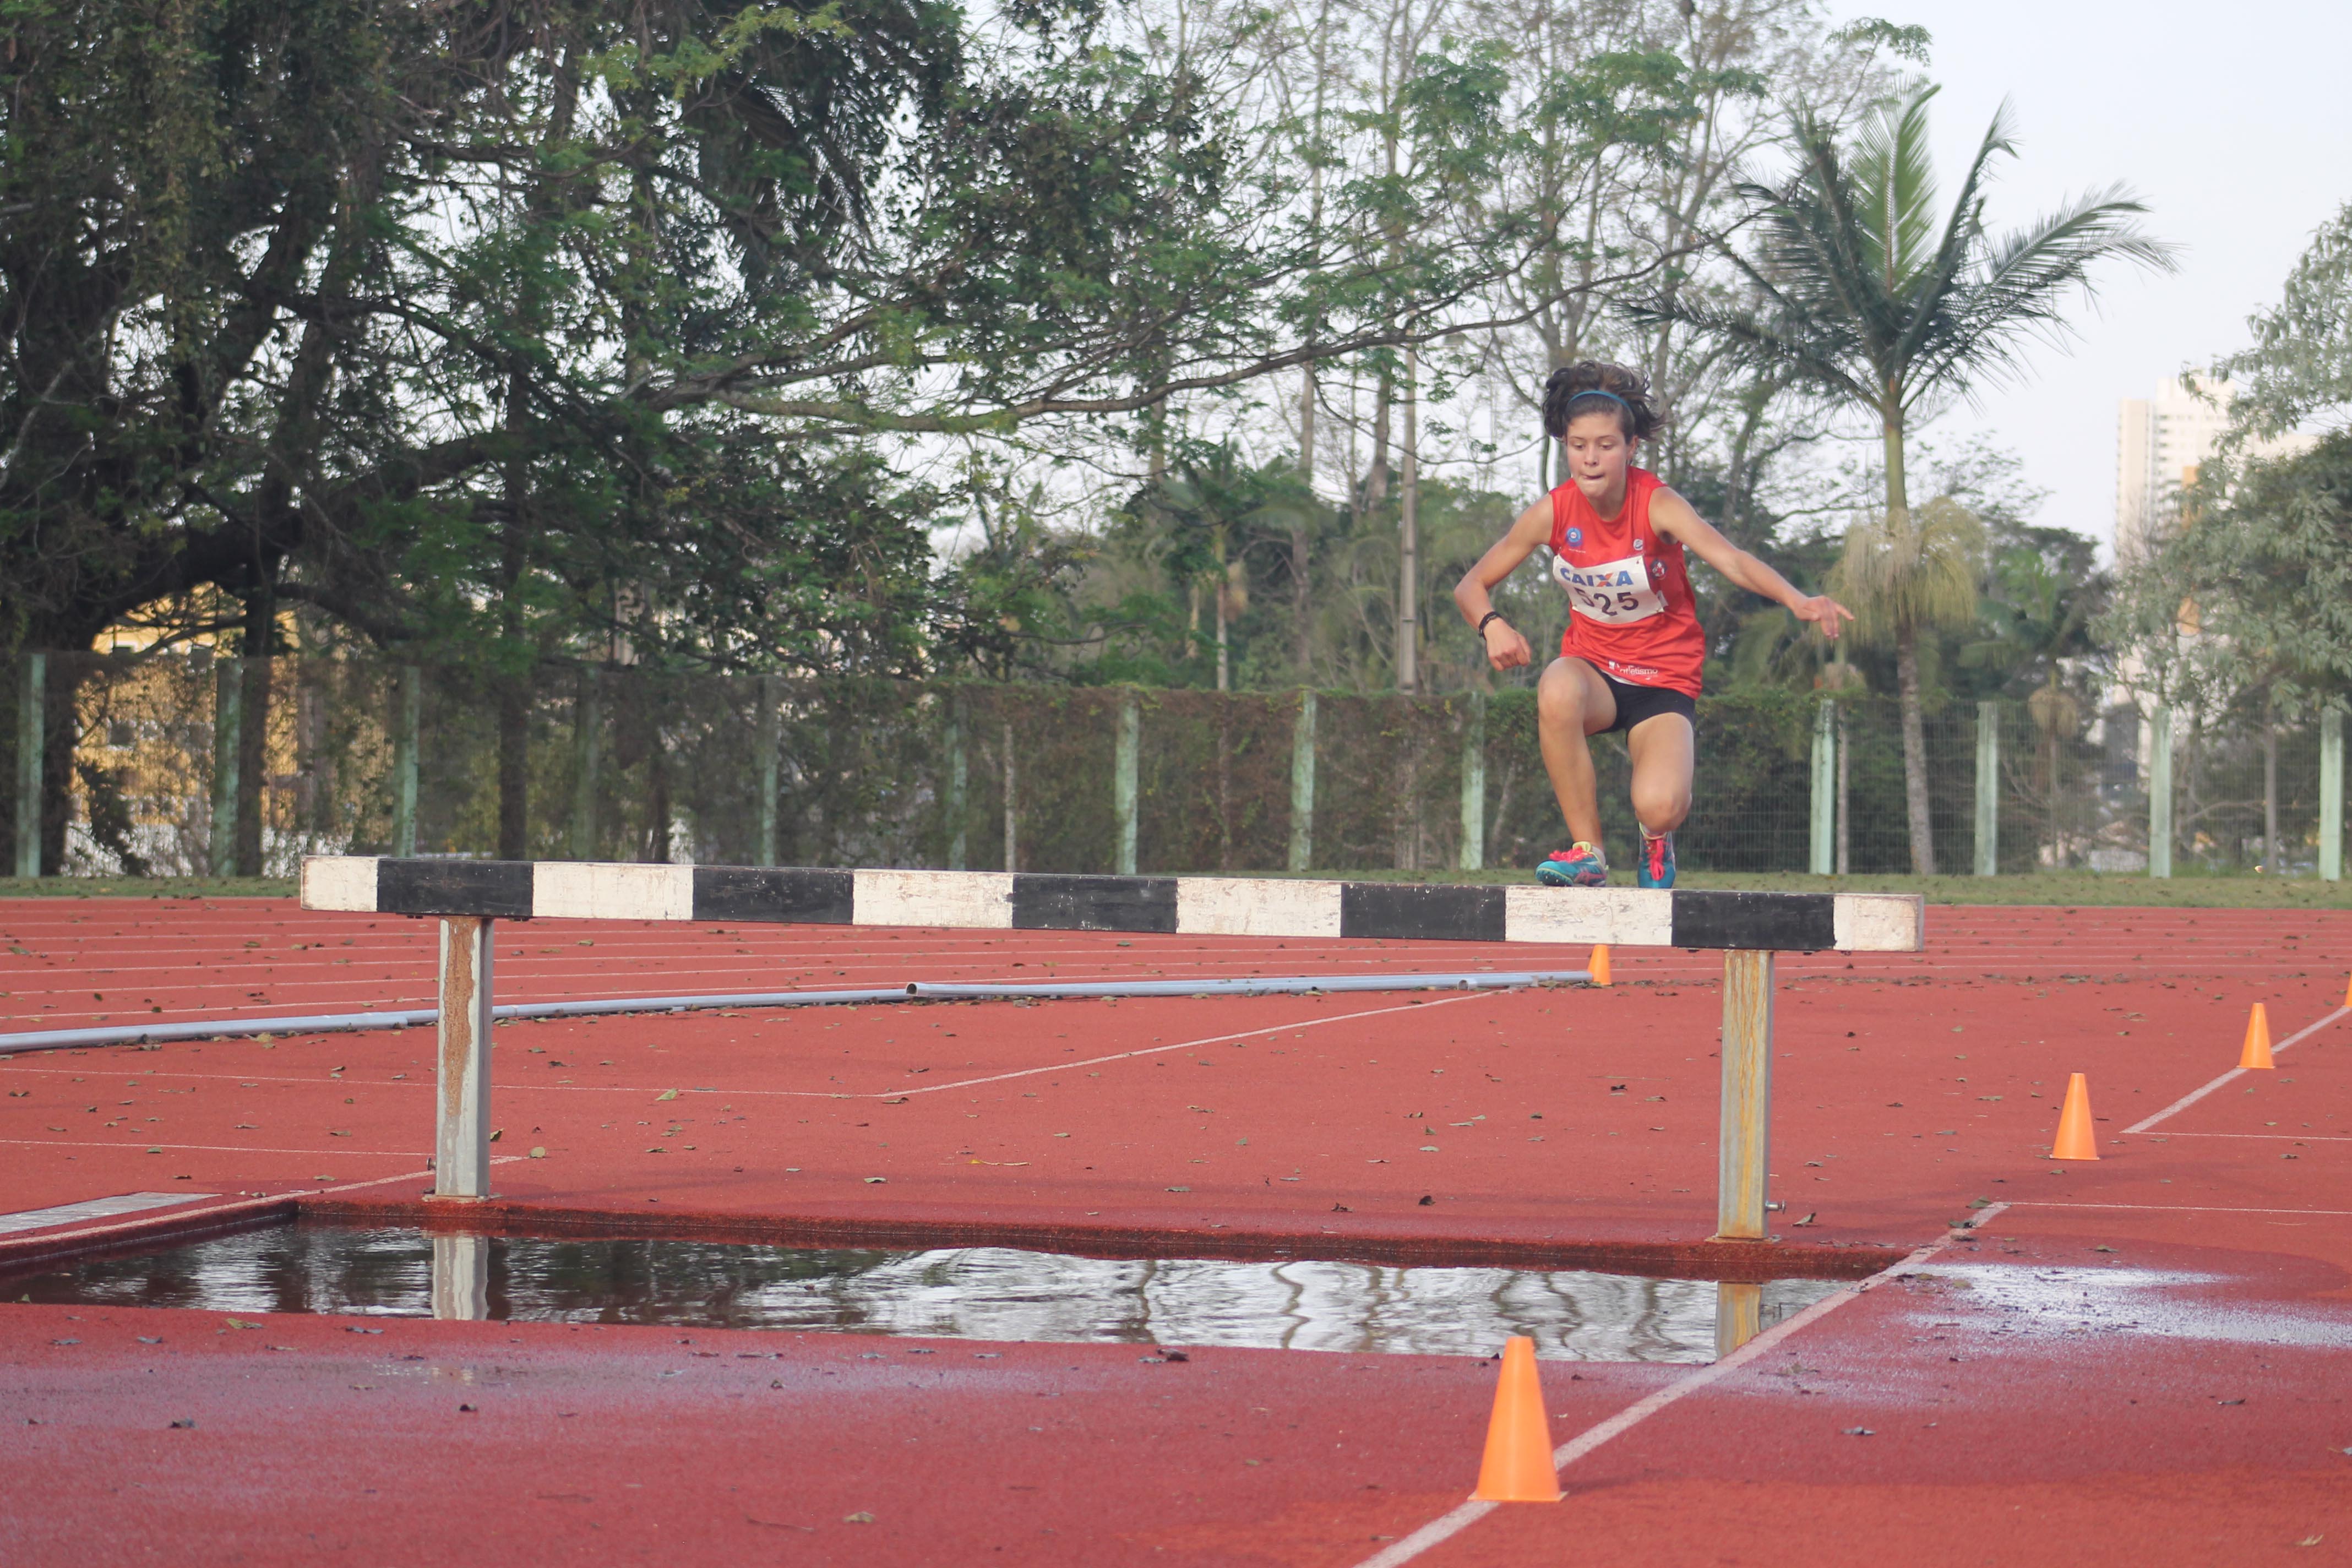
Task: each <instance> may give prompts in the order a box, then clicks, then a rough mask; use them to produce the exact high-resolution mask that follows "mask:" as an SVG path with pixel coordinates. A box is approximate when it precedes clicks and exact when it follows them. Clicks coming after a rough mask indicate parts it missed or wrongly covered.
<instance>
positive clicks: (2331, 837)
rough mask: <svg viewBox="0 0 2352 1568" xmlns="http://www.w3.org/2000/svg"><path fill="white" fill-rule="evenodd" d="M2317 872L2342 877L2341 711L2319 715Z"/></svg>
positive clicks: (2329, 878) (2333, 879) (2334, 879)
mask: <svg viewBox="0 0 2352 1568" xmlns="http://www.w3.org/2000/svg"><path fill="white" fill-rule="evenodd" d="M2319 875H2320V878H2321V879H2322V880H2324V881H2329V882H2339V881H2342V880H2343V879H2344V710H2342V709H2341V708H2330V709H2328V710H2326V712H2324V713H2322V714H2321V715H2320V716H2319Z"/></svg>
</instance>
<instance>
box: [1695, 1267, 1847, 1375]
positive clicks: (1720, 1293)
mask: <svg viewBox="0 0 2352 1568" xmlns="http://www.w3.org/2000/svg"><path fill="white" fill-rule="evenodd" d="M1826 1293H1827V1292H1824V1294H1826ZM1763 1331H1764V1287H1763V1286H1761V1285H1742V1284H1738V1283H1737V1282H1735V1281H1733V1280H1729V1279H1726V1280H1722V1281H1720V1282H1719V1283H1717V1286H1716V1288H1715V1359H1716V1360H1717V1361H1721V1360H1722V1359H1723V1358H1724V1357H1725V1356H1727V1355H1729V1354H1730V1353H1731V1352H1733V1351H1736V1350H1738V1348H1739V1347H1740V1346H1742V1345H1744V1344H1746V1343H1747V1342H1748V1341H1750V1340H1752V1339H1754V1338H1755V1337H1756V1336H1757V1335H1758V1334H1760V1333H1762V1332H1763Z"/></svg>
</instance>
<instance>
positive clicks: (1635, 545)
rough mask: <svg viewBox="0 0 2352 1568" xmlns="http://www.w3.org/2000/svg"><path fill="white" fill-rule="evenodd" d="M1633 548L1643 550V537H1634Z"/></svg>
mask: <svg viewBox="0 0 2352 1568" xmlns="http://www.w3.org/2000/svg"><path fill="white" fill-rule="evenodd" d="M1633 548H1634V549H1636V550H1639V549H1641V548H1642V536H1641V535H1640V534H1638V533H1637V534H1635V535H1634V536H1633Z"/></svg>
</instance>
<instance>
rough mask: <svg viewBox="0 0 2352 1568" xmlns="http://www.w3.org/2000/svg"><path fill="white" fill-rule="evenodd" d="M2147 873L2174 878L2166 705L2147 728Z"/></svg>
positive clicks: (2158, 708)
mask: <svg viewBox="0 0 2352 1568" xmlns="http://www.w3.org/2000/svg"><path fill="white" fill-rule="evenodd" d="M2147 874H2148V875H2149V876H2151V877H2169V876H2171V875H2172V708H2171V705H2170V704H2168V703H2163V702H2159V703H2158V704H2157V705H2156V714H2155V717H2154V719H2153V721H2151V722H2150V723H2149V725H2148V740H2147Z"/></svg>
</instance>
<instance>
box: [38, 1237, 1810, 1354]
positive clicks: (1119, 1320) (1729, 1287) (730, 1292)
mask: <svg viewBox="0 0 2352 1568" xmlns="http://www.w3.org/2000/svg"><path fill="white" fill-rule="evenodd" d="M1838 1289H1841V1285H1840V1282H1839V1281H1836V1280H1832V1279H1785V1278H1784V1279H1768V1280H1762V1281H1754V1280H1749V1281H1715V1280H1707V1279H1686V1278H1675V1277H1670V1276H1659V1275H1640V1274H1620V1273H1609V1272H1603V1271H1600V1270H1594V1269H1582V1268H1561V1269H1542V1268H1480V1267H1446V1266H1433V1265H1422V1264H1413V1265H1399V1264H1390V1263H1380V1262H1370V1261H1361V1260H1350V1259H1345V1258H1100V1257H1086V1256H1081V1255H1078V1254H1075V1253H1064V1252H1044V1251H1036V1250H1032V1249H1029V1248H1024V1247H975V1246H959V1247H801V1246H779V1245H765V1244H758V1243H745V1242H727V1241H710V1240H700V1239H693V1238H688V1237H667V1236H644V1235H639V1236H530V1235H492V1234H484V1233H482V1232H478V1231H468V1230H451V1229H447V1228H444V1227H441V1226H436V1227H434V1228H432V1229H429V1230H428V1229H425V1228H423V1227H417V1226H397V1225H382V1224H376V1225H365V1224H349V1223H338V1222H335V1221H327V1220H317V1219H308V1218H305V1219H298V1220H293V1221H281V1222H278V1223H276V1224H270V1225H266V1226H255V1227H252V1228H247V1229H240V1230H235V1231H231V1232H228V1233H226V1234H220V1235H213V1236H208V1237H201V1238H196V1239H184V1240H178V1241H173V1242H169V1243H166V1244H164V1245H162V1246H159V1247H154V1248H152V1249H151V1250H142V1251H135V1252H127V1251H111V1252H102V1253H85V1254H82V1255H79V1256H76V1257H70V1258H63V1259H51V1260H49V1261H47V1262H44V1263H40V1264H37V1265H31V1266H22V1267H19V1268H16V1269H15V1270H12V1271H10V1272H8V1273H6V1274H5V1275H0V1296H5V1298H6V1299H8V1300H21V1301H31V1302H37V1303H44V1304H52V1305H69V1306H86V1307H115V1308H129V1307H137V1308H164V1309H174V1308H175V1309H183V1310H201V1311H207V1312H225V1313H323V1314H336V1315H344V1316H352V1317H355V1318H362V1319H364V1318H439V1319H446V1320H459V1321H466V1320H480V1321H530V1322H561V1323H583V1324H584V1323H602V1324H624V1323H625V1324H641V1325H644V1324H652V1325H662V1326H667V1327H675V1328H698V1329H754V1330H772V1331H791V1332H795V1333H847V1334H867V1335H877V1336H893V1337H901V1338H919V1339H947V1340H970V1341H974V1342H1015V1343H1051V1344H1086V1343H1095V1344H1099V1343H1119V1344H1133V1345H1137V1346H1139V1347H1145V1348H1147V1349H1150V1350H1151V1351H1154V1352H1175V1353H1179V1354H1181V1352H1185V1351H1187V1350H1192V1349H1198V1348H1207V1347H1223V1348H1242V1349H1257V1350H1296V1351H1323V1352H1338V1353H1345V1354H1352V1355H1364V1354H1401V1355H1442V1356H1476V1357H1483V1356H1490V1355H1493V1354H1494V1353H1495V1352H1496V1350H1497V1349H1498V1347H1500V1346H1501V1345H1502V1344H1503V1342H1505V1341H1506V1340H1507V1339H1509V1338H1511V1337H1512V1336H1514V1335H1525V1336H1527V1337H1528V1338H1531V1339H1532V1340H1534V1341H1535V1343H1536V1349H1537V1353H1538V1355H1539V1356H1542V1357H1545V1358H1547V1359H1552V1360H1560V1361H1601V1362H1645V1363H1706V1362H1709V1361H1713V1360H1714V1359H1716V1357H1717V1354H1718V1353H1719V1350H1721V1349H1725V1348H1728V1347H1727V1345H1725V1344H1724V1343H1723V1341H1722V1337H1721V1336H1722V1334H1723V1332H1724V1325H1725V1324H1726V1323H1727V1322H1735V1323H1738V1324H1741V1325H1743V1329H1742V1331H1740V1332H1738V1333H1737V1334H1736V1335H1735V1336H1734V1341H1735V1342H1737V1341H1740V1340H1744V1339H1745V1338H1746V1337H1748V1335H1752V1334H1753V1333H1754V1332H1757V1331H1759V1330H1760V1329H1763V1328H1769V1327H1770V1326H1772V1325H1773V1324H1774V1323H1776V1322H1778V1321H1781V1320H1782V1319H1783V1318H1785V1317H1787V1316H1789V1315H1790V1314H1792V1313H1794V1312H1797V1311H1799V1310H1802V1309H1803V1308H1805V1307H1807V1306H1810V1305H1811V1304H1812V1303H1813V1302H1815V1301H1817V1300H1822V1298H1824V1297H1826V1296H1829V1295H1831V1294H1832V1293H1833V1292H1835V1291H1836V1290H1838Z"/></svg>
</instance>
